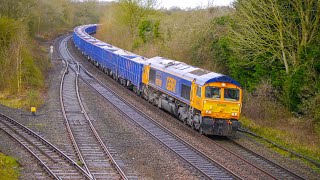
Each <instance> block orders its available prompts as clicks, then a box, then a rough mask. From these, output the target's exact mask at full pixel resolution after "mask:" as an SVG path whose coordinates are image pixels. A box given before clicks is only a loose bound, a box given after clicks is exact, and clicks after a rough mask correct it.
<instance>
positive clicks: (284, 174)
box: [223, 140, 304, 179]
mask: <svg viewBox="0 0 320 180" xmlns="http://www.w3.org/2000/svg"><path fill="white" fill-rule="evenodd" d="M227 143H228V144H230V143H231V144H232V145H233V146H229V148H228V147H223V148H225V149H226V150H229V149H230V148H232V149H234V146H236V148H237V150H238V151H239V152H240V153H241V154H242V155H243V156H244V157H240V158H241V159H242V160H243V161H247V162H248V163H250V162H249V160H250V161H251V162H254V166H256V167H258V166H260V168H261V169H262V168H265V170H264V171H266V172H268V173H269V174H272V175H273V176H274V177H275V178H276V179H304V178H303V177H302V176H300V175H298V174H296V173H294V172H292V171H290V170H289V169H286V168H284V167H282V166H281V165H279V164H277V163H275V162H273V161H271V160H269V159H267V158H266V157H264V156H262V155H259V154H257V153H255V152H253V151H252V150H250V149H248V148H247V147H244V146H242V145H241V144H239V143H237V142H236V141H233V140H230V141H228V142H227ZM229 151H230V150H229ZM231 153H234V152H232V151H231ZM250 164H253V163H250Z"/></svg>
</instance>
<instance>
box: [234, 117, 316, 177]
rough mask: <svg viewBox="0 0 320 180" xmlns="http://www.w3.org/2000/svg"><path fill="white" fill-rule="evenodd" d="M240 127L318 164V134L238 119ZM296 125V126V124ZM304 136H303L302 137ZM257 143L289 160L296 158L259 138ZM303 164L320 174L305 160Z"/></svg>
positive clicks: (243, 118) (244, 118)
mask: <svg viewBox="0 0 320 180" xmlns="http://www.w3.org/2000/svg"><path fill="white" fill-rule="evenodd" d="M240 121H241V123H242V126H243V127H245V128H248V129H249V130H250V131H252V132H254V133H255V134H257V135H260V136H262V137H264V138H266V139H269V140H271V141H273V142H275V143H276V144H279V145H281V146H283V147H285V148H287V149H290V150H292V151H294V152H296V153H298V154H301V155H303V156H307V157H309V158H310V159H313V160H315V161H316V162H318V163H320V148H319V141H320V140H319V134H317V133H315V134H313V133H311V134H308V135H307V134H305V133H304V132H300V133H299V132H297V131H296V129H294V128H292V129H281V128H280V127H279V128H277V127H274V126H266V125H260V124H259V123H257V122H255V121H253V120H251V119H248V118H246V117H242V118H241V119H240ZM297 125H298V124H297ZM304 135H305V136H304ZM256 140H258V141H259V142H261V143H263V144H265V145H266V146H267V147H269V148H270V149H272V150H274V151H276V152H278V153H280V154H282V155H284V156H287V157H290V158H296V157H295V156H292V155H291V153H288V152H286V151H284V150H281V149H279V148H277V147H275V146H274V145H271V144H269V143H267V142H265V141H262V140H261V139H259V138H256ZM303 162H304V163H306V164H308V165H309V166H310V167H312V168H313V169H314V170H315V171H317V172H320V168H318V167H316V166H315V165H313V164H311V163H309V162H308V161H306V160H303Z"/></svg>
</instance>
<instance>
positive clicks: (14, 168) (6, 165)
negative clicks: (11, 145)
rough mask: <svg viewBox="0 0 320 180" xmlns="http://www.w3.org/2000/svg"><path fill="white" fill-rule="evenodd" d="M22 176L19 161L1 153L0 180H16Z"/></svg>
mask: <svg viewBox="0 0 320 180" xmlns="http://www.w3.org/2000/svg"><path fill="white" fill-rule="evenodd" d="M19 176H20V172H19V165H18V163H17V161H16V160H15V159H14V158H12V157H10V156H6V155H4V154H2V153H0V179H3V180H6V179H8V180H9V179H10V180H14V179H18V178H19Z"/></svg>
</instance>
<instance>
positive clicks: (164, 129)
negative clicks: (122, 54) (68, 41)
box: [69, 52, 241, 179]
mask: <svg viewBox="0 0 320 180" xmlns="http://www.w3.org/2000/svg"><path fill="white" fill-rule="evenodd" d="M69 53H70V52H69ZM71 57H72V56H71ZM72 58H73V57H72ZM73 60H74V61H76V60H75V59H74V58H73ZM81 68H82V69H83V70H84V72H85V73H86V74H87V75H88V76H90V77H92V78H94V79H95V80H96V81H97V82H98V83H99V84H100V85H101V86H103V87H104V88H105V89H107V90H108V91H110V92H111V93H112V94H114V95H115V96H116V97H118V98H119V99H120V100H121V101H123V102H124V103H126V104H127V105H129V107H131V108H132V109H134V110H135V111H136V112H138V113H139V114H140V115H141V116H144V117H145V118H146V119H149V121H150V122H153V123H155V124H156V125H157V126H158V127H160V128H161V129H163V131H165V132H166V133H168V134H169V135H171V136H172V137H173V138H175V139H177V140H178V141H180V142H181V143H182V144H184V145H185V146H186V147H188V148H189V149H190V150H191V151H192V152H196V153H197V154H198V155H199V156H200V157H202V158H204V159H206V160H207V161H208V162H209V161H210V162H211V163H212V164H214V166H215V167H216V168H218V169H219V168H220V169H221V170H222V169H223V171H225V172H227V174H230V175H231V176H229V177H231V178H236V179H241V178H240V176H238V175H236V174H235V173H233V172H231V171H230V170H228V169H227V168H226V167H224V166H223V165H222V164H219V163H218V162H216V161H215V160H213V159H212V158H210V157H208V156H207V155H205V154H204V153H202V152H201V151H199V150H197V149H196V148H195V147H193V146H192V145H191V144H189V143H188V142H186V141H184V140H183V139H181V138H180V137H179V136H177V135H175V134H174V133H172V132H171V131H170V130H168V129H167V128H165V127H164V126H162V125H160V124H159V123H157V122H156V121H154V120H153V119H152V118H151V117H149V116H147V115H146V114H145V113H143V112H142V111H140V110H139V109H136V108H135V107H134V106H133V105H131V104H130V103H129V102H128V101H126V100H125V99H123V98H122V97H121V96H119V95H118V94H117V93H115V92H114V91H112V90H111V89H110V88H109V87H107V86H105V85H104V84H103V83H102V82H101V81H99V80H98V79H97V78H95V77H94V76H93V75H92V74H90V73H89V72H88V71H86V70H85V69H84V68H83V67H81ZM80 77H81V78H82V79H83V80H84V81H85V82H86V83H87V84H88V85H89V86H91V87H92V88H93V89H95V88H94V87H93V86H92V85H90V83H88V81H87V80H85V78H84V77H83V74H81V73H80ZM95 90H96V91H97V92H98V93H99V94H101V93H100V92H99V91H98V90H97V89H95ZM101 95H102V94H101ZM107 100H108V99H107ZM109 102H110V101H109ZM111 103H112V102H111ZM115 107H116V106H115ZM116 108H117V107H116ZM117 109H119V108H117ZM119 110H120V112H122V113H124V115H126V114H125V112H124V111H123V110H122V109H119ZM126 116H127V117H129V116H128V115H126ZM129 118H130V117H129ZM130 119H132V118H130ZM134 122H135V121H134ZM135 123H136V124H138V125H139V126H141V124H139V123H137V122H135ZM141 127H142V128H143V129H144V130H146V131H147V132H148V133H150V134H151V135H152V136H153V137H155V138H156V139H158V138H157V136H155V135H154V134H152V132H150V131H148V130H147V129H145V128H144V127H143V126H141ZM158 140H159V141H160V142H161V143H162V144H164V145H165V146H166V147H168V145H167V144H166V143H165V142H163V141H161V139H158ZM168 148H169V149H171V150H172V151H173V152H174V153H176V154H177V155H179V156H180V157H181V158H182V159H184V160H186V161H187V162H188V163H189V164H190V165H192V166H193V167H194V168H195V169H197V170H198V171H199V172H201V173H202V174H203V175H204V176H206V177H207V178H209V179H212V178H213V177H212V175H208V172H205V171H204V170H203V169H201V168H200V167H199V165H197V164H195V163H194V162H191V161H190V160H187V159H185V158H184V157H183V155H182V154H181V153H178V152H177V151H175V150H174V149H172V148H170V147H168ZM206 163H207V162H206Z"/></svg>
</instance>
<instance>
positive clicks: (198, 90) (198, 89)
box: [197, 86, 201, 97]
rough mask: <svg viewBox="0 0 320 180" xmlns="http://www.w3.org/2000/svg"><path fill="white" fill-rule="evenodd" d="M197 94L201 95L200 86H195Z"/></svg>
mask: <svg viewBox="0 0 320 180" xmlns="http://www.w3.org/2000/svg"><path fill="white" fill-rule="evenodd" d="M197 96H198V97H201V87H200V86H197Z"/></svg>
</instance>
